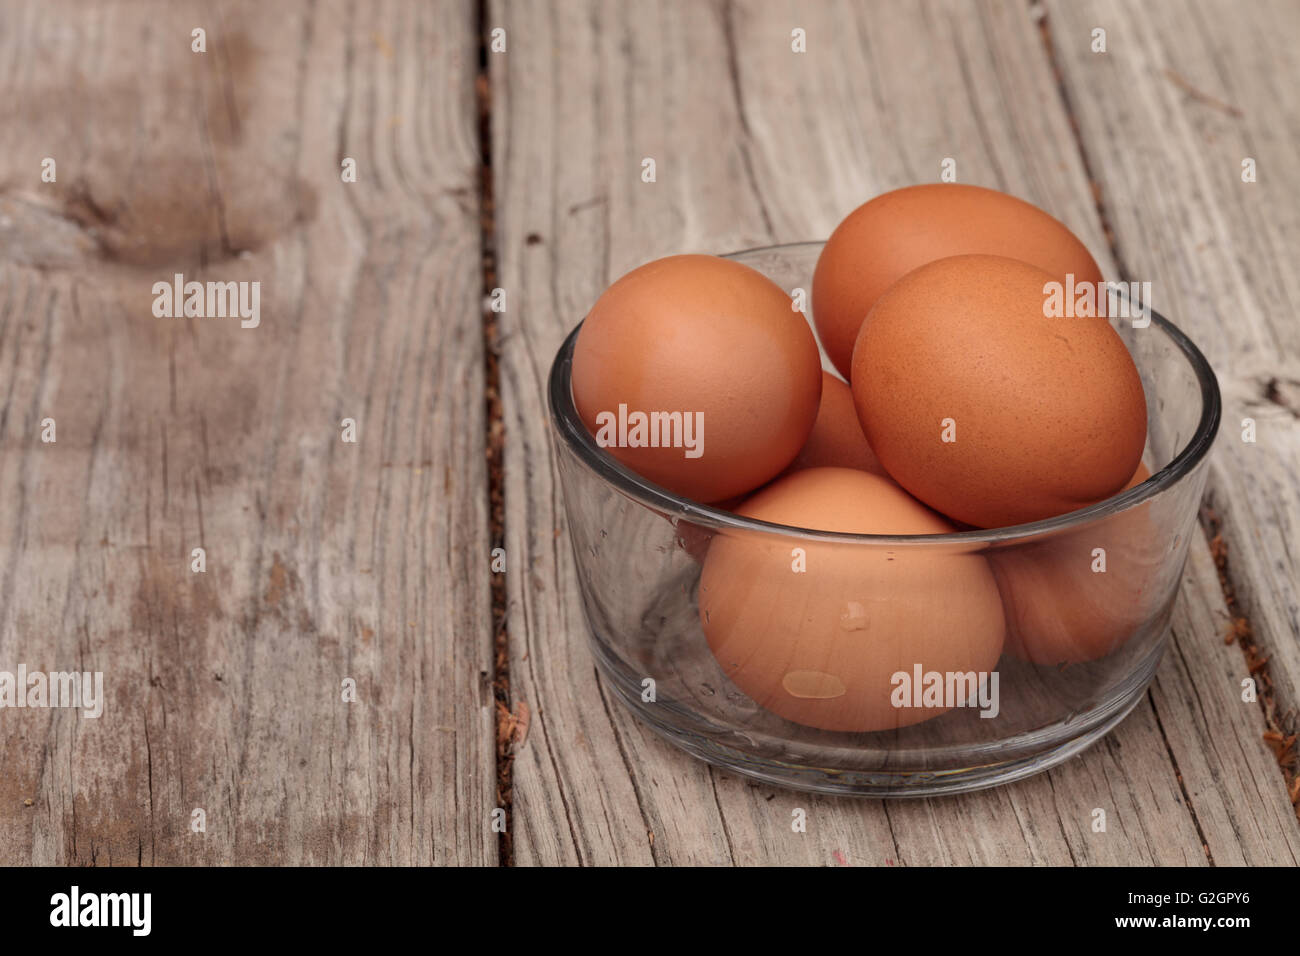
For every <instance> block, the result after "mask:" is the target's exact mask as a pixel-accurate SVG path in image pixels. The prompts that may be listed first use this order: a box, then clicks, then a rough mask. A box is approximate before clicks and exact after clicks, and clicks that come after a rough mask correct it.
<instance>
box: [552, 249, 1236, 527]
mask: <svg viewBox="0 0 1300 956" xmlns="http://www.w3.org/2000/svg"><path fill="white" fill-rule="evenodd" d="M824 245H825V241H824V240H823V241H808V242H789V243H777V244H773V245H767V246H757V247H755V248H752V249H742V250H739V251H736V252H731V253H727V254H726V255H723V256H721V257H720V258H723V259H731V260H737V259H741V258H742V257H750V256H755V255H760V254H763V253H767V254H771V253H786V254H791V253H793V252H795V251H796V250H800V251H803V252H811V251H812V250H813V249H820V248H821V247H822V246H824ZM806 320H807V317H806V316H805V321H806ZM584 321H585V319H584ZM582 325H583V323H582V322H579V323H578V324H577V326H575V327H574V329H573V330H572V331H571V332H570V333H569V334H568V335H567V336H565V338H564V341H563V342H562V343H561V344H560V348H559V349H558V350H557V351H556V354H555V359H554V360H553V361H552V363H551V370H550V374H549V376H548V383H547V398H548V402H547V404H548V410H549V413H550V422H551V428H552V430H553V431H554V432H555V433H556V434H558V435H559V436H560V438H561V439H563V440H564V442H565V444H566V445H567V446H568V447H569V449H570V450H571V451H572V452H573V453H574V455H575V457H577V458H578V460H579V461H581V462H582V463H583V464H584V465H585V466H586V467H587V468H588V469H590V470H591V471H593V472H595V473H596V475H598V476H599V477H601V478H602V479H603V480H604V481H605V482H606V483H608V484H610V485H611V486H613V487H614V488H615V489H616V490H617V491H619V492H620V493H621V494H623V495H625V496H626V497H629V498H632V499H633V500H635V501H637V502H639V503H640V504H642V505H644V506H645V507H647V508H651V509H653V510H655V511H658V512H661V513H664V514H666V515H667V516H669V517H670V518H673V519H675V520H688V521H690V522H691V523H692V524H695V525H699V526H701V527H704V528H708V529H711V530H726V531H749V532H756V533H762V534H768V535H778V536H782V537H788V538H797V539H799V540H813V541H825V542H827V543H837V544H847V543H853V542H857V543H861V544H870V545H877V546H879V545H889V546H915V545H940V544H947V545H964V546H967V547H969V546H971V545H981V544H995V543H999V542H1004V541H1011V540H1018V539H1023V538H1028V537H1037V536H1044V535H1048V534H1053V533H1056V532H1060V531H1066V530H1070V529H1077V528H1081V527H1084V526H1086V525H1088V524H1091V523H1092V522H1094V521H1097V520H1101V519H1104V518H1108V517H1110V516H1112V515H1115V514H1118V513H1120V512H1122V511H1127V510H1128V509H1130V508H1132V507H1135V506H1137V505H1139V504H1142V503H1143V502H1145V501H1150V500H1151V499H1153V498H1155V497H1156V496H1157V495H1159V494H1161V493H1162V492H1163V491H1164V490H1165V489H1167V488H1171V487H1173V486H1174V485H1175V484H1177V483H1178V482H1179V481H1181V480H1182V479H1184V478H1185V477H1187V476H1188V475H1189V474H1191V472H1192V471H1193V470H1194V469H1195V468H1196V466H1197V465H1199V464H1200V463H1201V461H1202V460H1203V459H1204V458H1205V457H1206V455H1208V454H1209V451H1210V448H1211V447H1212V446H1213V444H1214V439H1215V436H1216V435H1217V433H1218V430H1219V422H1220V419H1221V417H1222V399H1221V397H1220V394H1219V382H1218V379H1217V377H1216V376H1215V374H1214V369H1213V368H1212V367H1211V366H1210V363H1209V361H1208V360H1207V359H1206V357H1205V355H1204V354H1203V353H1202V352H1201V350H1200V349H1199V348H1197V347H1196V344H1195V343H1194V342H1193V341H1192V340H1191V339H1190V338H1188V337H1187V336H1186V335H1185V334H1184V333H1183V332H1182V330H1181V329H1179V328H1178V326H1176V325H1174V324H1173V323H1172V322H1170V321H1169V320H1168V319H1166V318H1165V317H1164V316H1163V315H1161V314H1160V313H1159V312H1157V311H1156V310H1155V309H1152V310H1151V325H1152V326H1154V327H1156V328H1159V329H1160V331H1161V332H1163V333H1164V334H1165V335H1166V336H1168V338H1169V339H1170V340H1171V341H1172V342H1173V343H1174V345H1176V346H1177V347H1178V349H1179V351H1181V352H1182V354H1183V356H1184V357H1185V358H1186V359H1187V361H1188V363H1189V364H1190V365H1191V367H1192V370H1193V371H1194V373H1195V375H1196V380H1197V384H1198V385H1199V386H1200V389H1201V417H1200V420H1199V421H1198V422H1197V425H1196V429H1195V430H1194V431H1193V433H1192V435H1191V437H1190V438H1189V439H1188V440H1187V443H1186V444H1185V445H1184V446H1183V448H1182V450H1180V451H1179V452H1178V454H1177V455H1175V456H1174V457H1173V459H1172V460H1171V461H1170V462H1169V463H1168V464H1167V465H1165V466H1164V467H1163V468H1161V469H1160V470H1159V471H1158V472H1156V473H1155V474H1153V475H1152V476H1151V477H1150V478H1148V479H1147V480H1146V481H1144V482H1141V483H1140V484H1138V485H1135V486H1134V487H1132V488H1130V489H1128V490H1127V491H1123V492H1121V493H1120V494H1118V495H1113V496H1112V497H1110V498H1107V499H1105V500H1104V501H1099V502H1097V503H1096V504H1093V505H1089V506H1088V507H1086V508H1080V509H1078V510H1077V511H1069V512H1066V513H1065V514H1062V515H1056V516H1055V517H1052V518H1044V519H1042V520H1041V521H1031V522H1027V523H1025V524H1018V525H1009V526H1007V527H1005V528H975V529H972V530H970V531H954V532H948V533H945V534H912V535H897V534H861V533H857V532H848V531H821V530H817V529H814V528H801V527H799V526H797V525H785V524H776V523H774V522H770V521H762V520H759V519H757V518H747V517H744V516H743V515H738V514H735V513H733V512H730V511H724V510H722V509H720V508H716V507H713V506H712V505H708V504H705V503H703V502H699V501H694V500H692V499H690V498H685V497H683V496H681V495H678V494H675V493H673V492H671V491H669V490H668V489H666V488H664V487H662V486H660V485H657V484H655V483H654V482H652V481H650V480H649V479H647V478H644V477H642V476H641V475H639V474H637V473H636V472H634V471H632V470H631V469H630V468H628V467H626V466H625V465H623V464H622V463H621V462H620V461H618V459H616V458H615V457H614V456H613V455H611V454H609V453H608V452H607V451H605V449H603V448H601V447H600V446H599V445H597V444H596V438H595V436H594V435H592V434H591V433H590V432H589V431H588V430H587V427H586V425H585V424H584V423H583V421H582V419H581V418H580V417H579V415H578V410H577V405H576V404H575V402H574V400H573V392H572V389H571V387H570V375H571V369H572V361H573V348H574V344H575V343H576V342H577V339H578V333H579V332H580V331H581V330H582ZM948 520H951V519H948Z"/></svg>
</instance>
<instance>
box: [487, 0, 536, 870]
mask: <svg viewBox="0 0 1300 956" xmlns="http://www.w3.org/2000/svg"><path fill="white" fill-rule="evenodd" d="M486 7H487V4H486V0H479V2H478V3H477V4H476V7H475V28H476V29H477V31H478V39H479V49H478V75H477V76H476V77H475V79H474V92H475V97H476V99H477V101H478V143H479V182H478V185H479V235H480V240H479V252H480V258H481V263H482V269H483V302H484V303H485V304H484V306H483V308H482V320H483V392H484V402H485V405H486V408H485V411H486V416H485V423H486V435H485V436H484V438H485V444H486V455H487V472H488V524H489V534H490V536H491V541H492V547H493V548H504V547H505V469H504V460H503V456H504V453H505V418H504V413H503V411H502V407H501V370H500V366H499V364H498V356H499V343H500V336H501V331H500V328H499V326H498V325H497V313H496V312H494V311H492V309H491V308H488V306H487V305H486V303H487V302H488V300H489V297H490V296H491V295H492V290H493V289H494V288H496V285H497V256H496V205H495V201H494V198H493V189H492V187H493V183H492V88H491V78H490V77H489V75H488V49H487V29H488V25H487V10H486ZM490 579H491V589H492V644H493V659H494V663H493V674H492V694H493V697H494V698H495V701H496V723H497V740H496V768H497V787H496V802H497V806H498V807H500V808H501V809H502V810H504V811H505V817H506V819H505V828H504V830H503V831H502V832H501V833H500V834H499V839H498V842H497V854H498V857H497V863H498V864H499V865H500V866H511V865H513V863H514V855H513V854H514V846H513V843H512V842H511V830H512V827H513V820H512V810H513V807H512V800H513V787H512V783H511V769H512V766H513V762H514V748H515V747H516V746H517V745H518V744H520V743H522V742H523V735H524V734H526V733H527V727H528V707H527V705H526V704H524V703H523V702H522V701H520V703H519V708H520V709H519V710H518V711H516V712H514V713H512V712H511V710H510V644H509V636H508V634H507V631H506V582H505V575H504V574H496V573H492V574H490ZM521 718H522V727H523V731H522V733H521V734H520V736H519V739H518V740H516V739H515V737H516V731H517V730H519V727H520V721H521Z"/></svg>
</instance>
